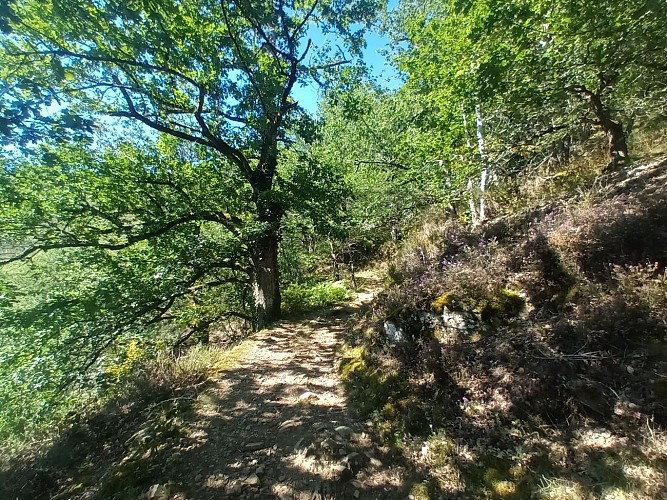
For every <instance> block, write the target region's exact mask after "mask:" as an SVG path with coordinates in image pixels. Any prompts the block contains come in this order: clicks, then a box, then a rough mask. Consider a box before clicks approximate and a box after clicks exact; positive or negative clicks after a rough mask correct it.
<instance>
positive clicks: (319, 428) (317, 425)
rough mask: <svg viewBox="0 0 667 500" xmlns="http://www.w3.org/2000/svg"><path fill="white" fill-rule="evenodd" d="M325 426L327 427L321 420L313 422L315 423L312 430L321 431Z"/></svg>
mask: <svg viewBox="0 0 667 500" xmlns="http://www.w3.org/2000/svg"><path fill="white" fill-rule="evenodd" d="M327 427H328V426H327V424H325V423H323V422H320V423H319V424H315V425H314V426H313V430H314V431H315V432H322V431H323V430H325V429H326V428H327Z"/></svg>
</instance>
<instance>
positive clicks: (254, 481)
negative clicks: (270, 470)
mask: <svg viewBox="0 0 667 500" xmlns="http://www.w3.org/2000/svg"><path fill="white" fill-rule="evenodd" d="M243 483H244V484H247V485H248V486H259V485H260V484H261V481H260V479H259V476H258V475H257V474H250V475H249V476H248V477H247V478H246V479H245V481H243Z"/></svg>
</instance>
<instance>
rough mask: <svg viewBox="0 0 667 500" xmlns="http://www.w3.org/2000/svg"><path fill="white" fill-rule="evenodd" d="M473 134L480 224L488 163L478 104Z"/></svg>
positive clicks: (482, 123) (482, 122)
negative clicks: (478, 169)
mask: <svg viewBox="0 0 667 500" xmlns="http://www.w3.org/2000/svg"><path fill="white" fill-rule="evenodd" d="M475 132H476V133H477V149H479V159H480V162H481V163H482V175H481V176H480V179H479V222H480V224H481V223H483V222H484V220H485V219H486V200H485V199H484V191H486V175H487V168H488V161H487V157H486V141H485V140H484V120H483V118H482V107H481V106H480V105H479V104H477V105H476V106H475Z"/></svg>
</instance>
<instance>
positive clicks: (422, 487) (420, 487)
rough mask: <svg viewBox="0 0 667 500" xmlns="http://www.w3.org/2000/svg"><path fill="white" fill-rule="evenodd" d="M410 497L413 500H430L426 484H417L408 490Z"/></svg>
mask: <svg viewBox="0 0 667 500" xmlns="http://www.w3.org/2000/svg"><path fill="white" fill-rule="evenodd" d="M410 497H411V498H414V500H430V498H431V494H430V493H429V491H428V484H426V483H417V484H415V485H413V486H412V488H410Z"/></svg>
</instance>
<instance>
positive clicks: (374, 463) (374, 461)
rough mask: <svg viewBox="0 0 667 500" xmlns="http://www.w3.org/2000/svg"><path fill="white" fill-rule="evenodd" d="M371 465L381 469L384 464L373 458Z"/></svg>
mask: <svg viewBox="0 0 667 500" xmlns="http://www.w3.org/2000/svg"><path fill="white" fill-rule="evenodd" d="M371 465H372V466H373V467H378V468H379V467H382V462H381V461H380V460H378V459H377V458H373V457H371Z"/></svg>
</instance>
